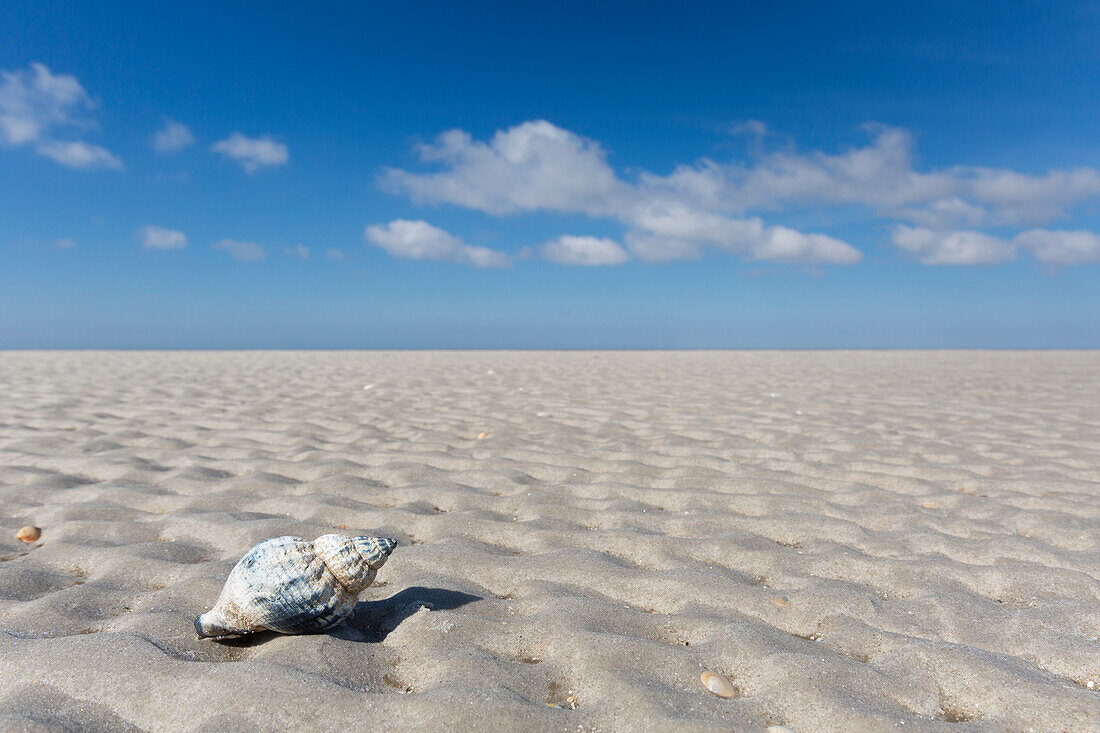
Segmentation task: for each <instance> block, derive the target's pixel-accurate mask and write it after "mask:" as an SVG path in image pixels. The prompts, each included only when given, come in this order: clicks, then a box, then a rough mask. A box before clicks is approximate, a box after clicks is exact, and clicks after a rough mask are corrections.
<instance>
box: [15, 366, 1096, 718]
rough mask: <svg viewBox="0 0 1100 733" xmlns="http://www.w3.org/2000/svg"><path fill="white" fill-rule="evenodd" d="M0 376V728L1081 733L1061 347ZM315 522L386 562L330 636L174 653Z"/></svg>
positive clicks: (1077, 494)
mask: <svg viewBox="0 0 1100 733" xmlns="http://www.w3.org/2000/svg"><path fill="white" fill-rule="evenodd" d="M366 385H372V387H371V388H370V389H364V386H366ZM0 387H2V389H3V392H2V394H0V729H27V730H57V729H65V728H66V726H69V727H72V726H76V725H83V726H84V727H85V728H86V729H93V730H94V729H110V730H127V729H140V730H148V731H162V730H206V731H213V730H275V729H292V728H296V729H306V728H308V729H311V730H348V729H351V730H360V729H363V726H364V725H369V727H371V728H373V729H381V728H382V726H387V727H389V728H393V729H397V730H407V729H415V728H420V727H426V726H433V727H435V728H437V729H439V728H441V727H450V728H452V729H455V728H458V729H461V728H463V727H464V728H467V729H470V730H506V729H512V730H514V729H530V730H534V729H545V730H606V731H612V730H631V729H633V730H642V729H646V730H677V731H684V730H728V729H730V728H731V727H732V728H734V729H738V730H750V731H755V730H758V731H763V730H764V729H765V728H766V727H767V726H768V725H770V724H776V725H784V726H787V727H788V728H790V729H792V730H795V731H802V732H803V733H805V732H807V731H817V730H855V731H858V730H893V729H896V730H905V731H922V730H1042V731H1057V730H1066V731H1084V730H1089V729H1090V726H1095V725H1096V723H1097V721H1100V689H1096V688H1100V580H1098V579H1100V354H1098V353H1096V352H1065V353H1055V352H1048V353H1010V352H997V353H986V352H960V353H952V352H924V353H915V352H881V353H858V352H835V353H826V352H816V353H752V352H742V353H720V352H713V353H621V352H620V353H610V352H609V353H600V352H588V353H586V352H580V353H506V352H476V353H459V352H453V353H434V352H422V353H381V352H366V353H356V352H337V353H325V352H312V353H275V352H239V353H232V352H226V353H201V352H194V353H187V352H183V353H144V352H142V353H137V352H135V353H97V352H82V353H67V352H50V353H34V352H26V353H20V352H12V353H4V354H0ZM24 525H36V526H38V527H41V528H42V530H43V533H42V537H41V538H40V539H39V540H38V541H37V542H36V543H34V544H26V543H23V542H21V541H19V540H18V539H16V532H17V531H18V530H19V528H20V527H23V526H24ZM339 525H344V526H346V528H347V529H346V530H345V531H347V532H361V533H365V534H375V535H380V536H393V537H396V538H398V539H399V541H400V543H401V545H400V546H399V547H398V549H397V550H396V551H395V552H394V554H393V556H392V557H391V558H390V560H389V562H388V563H387V565H386V566H385V568H383V570H382V571H381V572H380V573H379V581H380V584H378V585H376V586H374V587H371V588H369V589H367V590H366V591H365V592H364V593H363V594H362V595H361V597H360V605H359V606H358V607H357V609H356V612H355V615H354V616H353V618H352V620H351V622H350V623H349V624H348V625H346V626H344V627H341V628H339V629H337V630H335V631H334V632H332V633H330V634H325V635H315V636H302V637H282V636H275V635H260V636H259V637H258V638H255V639H252V640H246V641H239V642H235V643H228V644H225V643H217V642H212V641H209V640H204V641H200V640H198V639H196V637H195V634H194V632H193V630H192V627H191V620H192V618H193V617H194V616H195V615H196V614H198V613H200V612H201V611H204V610H206V609H208V608H209V607H210V605H211V604H212V603H213V602H214V599H215V598H216V597H217V594H218V591H219V590H220V588H221V584H222V582H223V581H224V580H225V577H226V575H227V573H228V571H229V569H230V568H231V567H232V565H233V563H234V562H235V561H236V560H237V559H238V558H239V557H240V556H241V555H242V554H243V553H244V552H245V551H247V550H248V549H249V548H250V547H251V546H252V545H253V544H255V543H257V542H259V541H261V540H263V539H267V538H269V537H275V536H279V535H284V534H295V535H300V536H304V537H307V538H310V539H312V538H314V537H316V536H318V535H320V534H324V533H327V532H332V531H335V530H336V528H337V527H338V526H339ZM704 671H712V672H716V673H718V674H720V675H722V676H723V677H725V678H726V679H728V680H729V681H730V682H731V683H732V684H733V686H734V687H735V688H736V696H735V697H733V698H730V699H724V698H721V697H718V696H716V695H713V694H710V693H709V692H708V691H707V690H706V688H704V687H703V685H702V684H701V682H700V675H701V674H702V673H703V672H704ZM1090 683H1091V684H1092V686H1093V687H1092V689H1090V687H1089V685H1090ZM1092 729H1095V728H1092Z"/></svg>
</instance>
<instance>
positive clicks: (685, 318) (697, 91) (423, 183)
mask: <svg viewBox="0 0 1100 733" xmlns="http://www.w3.org/2000/svg"><path fill="white" fill-rule="evenodd" d="M957 5H965V7H956V6H957ZM1051 5H1052V4H1047V3H1040V2H1014V3H987V2H983V3H967V4H956V3H947V2H919V3H916V2H914V3H909V2H903V3H878V2H876V3H863V2H858V3H857V2H850V3H837V4H833V5H830V6H828V7H824V6H822V5H821V4H819V3H787V2H774V3H754V4H751V5H749V4H743V3H710V2H701V3H688V4H682V3H647V2H634V3H583V4H581V3H552V4H549V3H548V4H539V5H536V4H532V3H436V2H414V3H389V4H363V6H359V5H355V6H352V4H343V5H338V4H332V3H324V2H319V3H310V4H307V5H293V4H274V5H271V4H267V5H261V4H237V5H235V6H234V4H221V3H219V4H214V3H207V2H192V3H187V4H183V3H180V4H150V3H109V4H107V3H79V2H64V3H62V2H46V1H41V0H40V1H37V2H24V1H23V0H14V1H9V2H6V3H4V4H3V5H2V6H0V28H3V29H4V32H3V33H2V34H0V348H509V347H514V348H680V347H684V348H692V347H695V348H867V347H871V348H875V347H900V348H908V347H934V348H957V347H993V348H1004V347H1008V348H1017V347H1024V348H1026V347H1036V348H1046V347H1088V348H1100V94H1098V91H1100V88H1098V87H1100V85H1098V82H1100V10H1098V9H1097V6H1096V5H1095V4H1090V3H1076V2H1067V3H1059V4H1056V6H1055V7H1052V6H1051Z"/></svg>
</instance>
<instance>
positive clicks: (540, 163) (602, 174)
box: [382, 120, 629, 215]
mask: <svg viewBox="0 0 1100 733" xmlns="http://www.w3.org/2000/svg"><path fill="white" fill-rule="evenodd" d="M419 152H420V156H421V158H422V159H423V160H425V161H428V162H432V163H438V164H441V165H443V166H445V167H446V169H447V170H445V171H443V172H440V173H425V174H416V173H408V172H406V171H401V170H395V169H389V170H387V171H386V172H385V174H384V175H383V177H382V185H383V187H385V188H387V189H389V190H393V191H401V192H407V193H409V194H410V195H411V196H412V197H413V198H414V199H415V200H417V201H425V202H432V201H444V202H447V203H452V204H457V205H459V206H463V207H466V208H469V209H477V210H479V211H485V212H487V213H490V214H508V213H513V212H518V211H536V210H540V209H541V210H546V211H559V212H575V211H579V212H583V213H589V214H596V215H603V214H610V213H612V208H613V205H612V203H611V202H612V201H613V200H614V199H615V198H617V197H618V196H620V195H623V196H625V195H627V194H628V193H629V186H627V184H625V183H623V182H622V181H620V180H619V179H618V178H617V177H616V175H615V172H614V171H613V170H611V167H610V166H608V165H607V163H606V161H605V160H604V158H605V154H604V152H603V150H602V149H601V148H600V146H599V145H598V144H597V143H595V142H593V141H591V140H586V139H585V138H582V137H580V136H578V135H574V134H573V133H571V132H569V131H568V130H563V129H561V128H560V127H556V126H555V125H552V124H550V123H549V122H546V121H544V120H536V121H533V122H524V123H523V124H521V125H516V126H515V127H512V128H509V129H507V130H501V131H499V132H497V133H496V134H495V135H494V136H493V139H492V140H491V141H490V142H488V143H484V142H481V141H478V140H474V139H473V138H471V137H470V135H469V134H468V133H466V132H464V131H462V130H451V131H450V132H445V133H443V134H442V135H440V136H439V137H438V138H436V141H435V142H434V143H429V144H427V145H421V146H420V148H419Z"/></svg>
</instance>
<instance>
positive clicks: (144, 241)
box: [137, 224, 187, 249]
mask: <svg viewBox="0 0 1100 733" xmlns="http://www.w3.org/2000/svg"><path fill="white" fill-rule="evenodd" d="M137 239H138V242H140V243H141V246H142V247H144V248H145V249H183V248H184V247H186V246H187V236H186V235H185V234H184V233H183V232H177V231H175V230H174V229H165V228H164V227H158V226H153V225H152V224H149V225H146V226H143V227H142V228H141V229H138V231H137Z"/></svg>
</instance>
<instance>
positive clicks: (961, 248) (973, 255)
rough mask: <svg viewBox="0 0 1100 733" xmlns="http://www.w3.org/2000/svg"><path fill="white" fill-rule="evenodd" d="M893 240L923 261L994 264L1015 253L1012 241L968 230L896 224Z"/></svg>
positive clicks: (933, 262)
mask: <svg viewBox="0 0 1100 733" xmlns="http://www.w3.org/2000/svg"><path fill="white" fill-rule="evenodd" d="M893 241H894V244H896V245H897V246H898V247H900V248H902V249H903V250H905V251H906V252H909V253H910V254H912V255H914V256H915V257H916V258H917V259H918V260H919V261H920V262H923V263H924V264H926V265H996V264H999V263H1001V262H1006V261H1008V260H1011V259H1013V258H1014V257H1015V256H1016V245H1015V244H1013V243H1012V242H1006V241H1005V240H1003V239H999V238H997V237H992V236H989V235H988V234H982V233H981V232H972V231H955V232H939V231H933V230H931V229H923V228H920V227H909V226H905V225H899V226H897V227H896V228H895V229H894V232H893Z"/></svg>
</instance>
